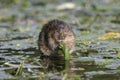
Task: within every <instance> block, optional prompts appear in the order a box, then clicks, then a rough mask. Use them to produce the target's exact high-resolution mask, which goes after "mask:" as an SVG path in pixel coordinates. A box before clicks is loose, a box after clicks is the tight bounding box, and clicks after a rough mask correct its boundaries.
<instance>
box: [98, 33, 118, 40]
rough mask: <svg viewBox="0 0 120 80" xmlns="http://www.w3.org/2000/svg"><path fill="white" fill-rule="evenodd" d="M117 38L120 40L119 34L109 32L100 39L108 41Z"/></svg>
mask: <svg viewBox="0 0 120 80" xmlns="http://www.w3.org/2000/svg"><path fill="white" fill-rule="evenodd" d="M116 38H120V33H119V32H109V33H106V34H104V35H103V36H101V37H99V38H98V39H101V40H107V39H116Z"/></svg>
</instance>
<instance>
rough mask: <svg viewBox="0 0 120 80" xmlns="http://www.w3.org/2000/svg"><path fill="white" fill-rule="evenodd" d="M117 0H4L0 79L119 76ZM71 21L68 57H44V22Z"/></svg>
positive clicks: (65, 52)
mask: <svg viewBox="0 0 120 80" xmlns="http://www.w3.org/2000/svg"><path fill="white" fill-rule="evenodd" d="M119 5H120V1H119V0H72V1H71V0H0V80H16V79H17V80H113V79H114V80H119V79H120V7H119ZM52 19H60V20H63V21H66V22H67V23H69V24H70V25H71V27H72V30H73V31H74V33H75V36H76V46H75V50H74V52H73V53H72V54H69V52H68V50H67V49H66V45H64V44H62V45H61V47H62V51H59V52H58V54H59V53H60V54H61V53H62V54H63V55H65V59H66V61H60V60H57V59H55V60H50V59H40V55H39V52H38V47H37V40H38V35H39V32H40V30H41V28H42V26H43V24H45V23H47V22H48V21H49V20H52Z"/></svg>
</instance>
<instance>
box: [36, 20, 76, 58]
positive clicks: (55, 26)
mask: <svg viewBox="0 0 120 80" xmlns="http://www.w3.org/2000/svg"><path fill="white" fill-rule="evenodd" d="M61 42H62V43H65V45H66V47H67V49H68V51H69V52H70V53H71V52H72V50H73V48H74V43H75V38H74V33H73V31H72V29H71V27H70V25H69V24H67V23H65V22H63V21H60V20H52V21H49V22H48V23H47V24H45V25H44V26H43V28H42V30H41V32H40V34H39V40H38V47H39V50H40V52H41V53H42V54H43V55H45V56H50V55H52V54H56V53H57V51H58V49H60V43H61Z"/></svg>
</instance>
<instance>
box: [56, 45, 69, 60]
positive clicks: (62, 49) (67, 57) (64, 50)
mask: <svg viewBox="0 0 120 80" xmlns="http://www.w3.org/2000/svg"><path fill="white" fill-rule="evenodd" d="M60 46H61V49H60V50H58V54H63V55H64V57H65V60H69V59H70V53H69V51H68V49H67V48H66V45H65V44H64V43H61V44H60Z"/></svg>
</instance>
